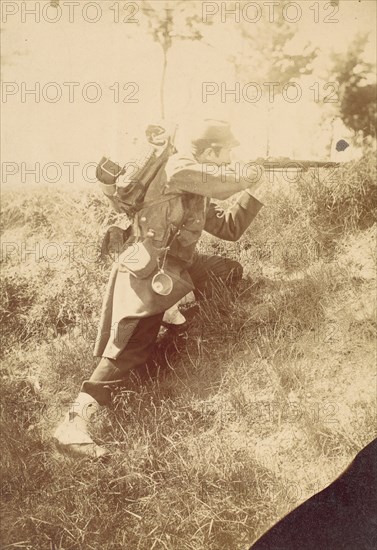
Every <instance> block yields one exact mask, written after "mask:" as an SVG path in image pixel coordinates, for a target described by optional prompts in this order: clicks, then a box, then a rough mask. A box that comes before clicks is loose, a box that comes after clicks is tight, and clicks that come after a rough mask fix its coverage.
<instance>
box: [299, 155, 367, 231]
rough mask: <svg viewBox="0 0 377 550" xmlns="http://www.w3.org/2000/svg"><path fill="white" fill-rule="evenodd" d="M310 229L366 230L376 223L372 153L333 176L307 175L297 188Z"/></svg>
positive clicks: (324, 174) (350, 163)
mask: <svg viewBox="0 0 377 550" xmlns="http://www.w3.org/2000/svg"><path fill="white" fill-rule="evenodd" d="M298 190H299V194H300V198H301V203H302V207H303V208H304V209H305V210H306V211H307V213H308V214H309V217H310V220H311V225H312V227H317V228H319V229H321V230H325V231H326V230H328V231H330V232H331V231H332V230H333V231H334V230H335V231H336V230H338V231H339V232H340V233H342V232H344V231H347V230H355V229H366V228H368V227H370V226H371V225H373V224H374V223H375V222H376V220H377V167H376V159H375V155H374V154H373V153H368V154H367V155H365V156H364V157H363V158H361V159H360V160H358V161H353V162H348V163H347V164H345V165H344V166H342V167H340V168H339V169H337V170H336V172H335V173H332V172H331V171H329V172H327V171H326V170H323V171H320V172H319V173H311V174H310V175H308V176H306V177H305V178H303V179H302V181H301V182H300V184H299V186H298Z"/></svg>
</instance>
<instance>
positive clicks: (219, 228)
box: [204, 191, 263, 241]
mask: <svg viewBox="0 0 377 550" xmlns="http://www.w3.org/2000/svg"><path fill="white" fill-rule="evenodd" d="M262 206H263V204H262V203H261V202H260V201H259V200H258V199H256V198H255V197H253V196H252V195H251V194H250V192H248V191H244V193H242V195H241V196H240V198H239V199H238V200H237V202H236V203H235V204H234V205H233V206H232V207H231V208H229V209H227V210H224V209H223V208H221V207H220V206H218V205H217V204H216V203H213V202H211V203H210V205H209V209H208V212H207V217H206V223H205V226H204V230H205V231H207V233H211V235H214V236H215V237H218V238H219V239H223V240H225V241H237V240H238V239H239V238H240V237H241V235H242V234H243V233H244V232H245V231H246V229H247V228H248V227H249V225H250V224H251V222H252V221H253V220H254V218H255V217H256V215H257V214H258V212H259V210H260V209H261V208H262Z"/></svg>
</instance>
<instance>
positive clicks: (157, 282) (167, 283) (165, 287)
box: [152, 271, 173, 296]
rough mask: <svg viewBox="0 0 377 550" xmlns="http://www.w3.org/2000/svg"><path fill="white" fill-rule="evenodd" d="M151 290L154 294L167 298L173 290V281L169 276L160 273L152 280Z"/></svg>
mask: <svg viewBox="0 0 377 550" xmlns="http://www.w3.org/2000/svg"><path fill="white" fill-rule="evenodd" d="M152 289H153V290H154V292H156V294H160V295H161V296H168V295H169V294H170V293H171V291H172V290H173V280H172V278H171V277H170V276H169V275H166V273H164V272H163V271H160V272H159V273H156V275H155V276H154V277H153V279H152Z"/></svg>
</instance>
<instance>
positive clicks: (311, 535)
mask: <svg viewBox="0 0 377 550" xmlns="http://www.w3.org/2000/svg"><path fill="white" fill-rule="evenodd" d="M375 548H377V439H375V440H374V441H372V442H371V443H369V444H368V445H367V446H366V447H364V449H362V450H361V451H360V452H359V453H358V454H357V455H356V457H355V459H354V460H353V461H352V463H351V464H350V465H349V466H348V468H347V469H346V470H345V471H344V472H343V473H342V474H341V475H340V476H339V477H338V478H337V479H336V480H335V481H333V483H331V484H330V485H329V486H328V487H326V489H324V490H323V491H321V492H319V493H317V494H315V495H313V496H312V497H311V498H309V499H308V500H306V501H305V502H304V503H303V504H301V505H300V506H298V507H297V508H296V509H294V510H293V511H292V512H290V513H289V514H288V515H287V516H285V517H284V518H283V519H281V520H280V521H279V522H278V523H276V524H275V525H274V526H273V527H271V529H269V530H268V531H267V532H266V533H265V534H264V535H263V536H262V537H261V538H260V539H258V540H257V541H256V542H255V543H254V544H253V545H252V546H251V547H250V549H249V550H372V549H375Z"/></svg>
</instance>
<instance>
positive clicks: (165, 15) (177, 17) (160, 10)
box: [140, 0, 204, 119]
mask: <svg viewBox="0 0 377 550" xmlns="http://www.w3.org/2000/svg"><path fill="white" fill-rule="evenodd" d="M140 9H141V12H142V13H143V14H144V15H145V21H146V23H147V27H148V30H149V32H150V33H151V35H152V38H153V40H154V41H155V42H157V43H158V44H159V45H160V46H161V48H162V54H163V63H162V73H161V84H160V110H161V117H162V118H163V119H164V118H165V83H166V71H167V66H168V53H169V50H170V48H171V47H172V45H173V43H174V41H175V40H201V39H202V38H203V34H202V32H201V27H202V26H203V25H204V23H203V21H202V17H201V3H198V2H195V1H193V2H192V1H187V0H178V1H177V0H173V1H170V0H167V1H162V2H161V1H158V2H156V1H155V0H154V1H152V2H149V1H147V0H142V1H141V3H140Z"/></svg>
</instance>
